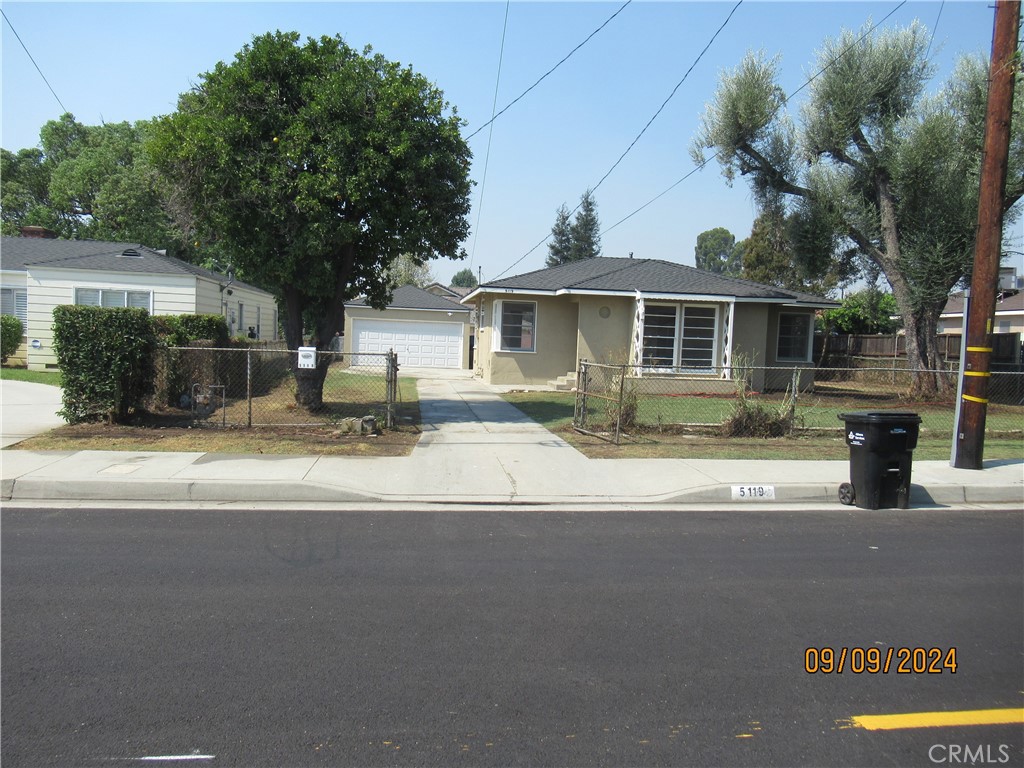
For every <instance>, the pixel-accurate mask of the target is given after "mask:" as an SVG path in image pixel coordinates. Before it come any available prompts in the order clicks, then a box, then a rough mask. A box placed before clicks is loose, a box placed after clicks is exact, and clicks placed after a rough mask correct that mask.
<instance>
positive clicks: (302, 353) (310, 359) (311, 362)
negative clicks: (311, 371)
mask: <svg viewBox="0 0 1024 768" xmlns="http://www.w3.org/2000/svg"><path fill="white" fill-rule="evenodd" d="M299 368H316V347H299Z"/></svg>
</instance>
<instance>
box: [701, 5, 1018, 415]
mask: <svg viewBox="0 0 1024 768" xmlns="http://www.w3.org/2000/svg"><path fill="white" fill-rule="evenodd" d="M927 44H928V34H927V31H926V30H925V28H924V27H923V26H921V25H920V24H916V23H915V24H913V25H912V26H910V27H908V28H904V29H898V30H890V31H884V32H879V33H873V34H868V32H867V30H865V32H864V33H860V34H858V33H854V32H852V31H844V32H842V33H841V34H840V35H839V36H838V37H836V38H835V39H830V40H826V41H825V43H824V45H823V47H822V49H821V50H820V51H819V53H818V61H817V64H816V66H815V67H814V70H813V71H815V72H818V73H819V74H818V75H817V77H816V78H814V79H813V80H812V82H811V84H810V86H809V93H808V95H807V98H806V101H805V103H804V104H803V107H802V109H801V111H800V115H799V120H797V119H796V118H795V116H793V115H791V114H790V113H789V112H788V107H789V104H788V102H787V98H786V95H785V93H784V92H783V90H782V89H781V88H780V86H779V85H778V82H777V80H778V72H777V65H778V62H777V60H776V59H771V58H768V57H767V56H766V55H764V54H763V53H749V54H747V56H746V57H745V58H744V59H743V61H742V62H741V63H740V65H739V67H738V68H737V69H735V70H734V71H731V72H728V73H726V74H725V75H724V76H723V77H722V79H721V81H720V83H719V87H718V91H717V93H716V95H715V98H714V100H713V102H712V103H711V104H710V105H709V106H708V109H707V111H706V113H705V115H704V117H703V119H702V123H701V127H700V130H699V132H698V135H697V136H696V138H695V139H694V142H693V145H692V154H693V156H694V159H695V160H696V161H698V162H703V161H704V150H706V149H711V150H713V152H714V153H715V155H716V157H717V158H718V160H719V163H720V164H721V167H722V171H723V175H724V176H725V177H726V179H727V180H728V181H729V183H732V181H733V180H734V179H735V177H736V175H737V174H739V175H746V176H748V177H749V178H750V183H751V187H752V190H753V192H754V195H755V198H756V199H757V200H758V202H759V205H761V206H762V208H764V209H767V210H778V209H780V208H782V209H784V210H785V211H786V212H787V214H788V216H789V217H790V218H789V220H790V223H791V228H790V229H791V231H790V234H791V242H792V244H793V256H794V259H796V260H798V261H804V262H809V263H811V264H812V265H813V263H814V262H815V261H817V262H818V265H817V268H813V267H812V269H810V270H809V271H810V272H811V273H814V272H816V271H823V268H824V266H825V264H824V263H823V262H825V261H830V262H833V263H834V262H836V261H843V260H849V259H851V258H854V259H856V260H857V261H858V262H859V263H860V264H861V265H862V266H864V267H866V268H869V269H870V268H874V269H876V270H878V271H880V272H881V273H882V274H883V275H884V276H885V278H886V280H887V281H888V282H889V285H890V286H891V287H892V295H893V298H894V299H895V301H896V304H897V306H898V308H899V313H900V315H901V316H902V319H903V326H904V328H905V330H906V335H907V356H908V361H909V364H910V367H911V368H912V369H915V370H917V371H919V372H920V373H918V374H917V375H915V378H914V387H913V391H914V393H915V394H918V395H932V394H935V393H936V392H937V391H940V390H945V389H946V388H948V387H949V386H950V382H949V380H948V378H947V377H946V376H944V375H943V374H941V373H934V374H926V373H923V371H926V370H927V371H937V370H939V369H940V368H941V367H942V365H941V363H942V360H941V357H940V355H939V351H938V347H937V344H936V328H937V322H938V317H939V314H940V312H941V310H942V307H943V305H944V303H945V301H946V297H947V295H948V293H949V291H950V290H951V289H952V288H953V287H954V286H956V285H957V284H958V283H962V282H964V281H965V280H967V279H968V278H969V275H970V272H971V269H972V266H973V246H974V232H975V226H976V222H977V211H978V189H979V187H978V185H979V175H980V164H981V148H982V141H983V135H984V117H985V104H986V94H987V82H986V67H985V64H984V62H982V61H979V60H977V59H970V58H967V59H963V60H961V62H960V64H959V66H958V68H957V69H956V71H955V72H954V74H953V75H952V76H951V78H950V79H949V81H948V82H947V83H946V84H945V85H944V86H943V87H942V88H941V90H940V91H939V92H938V93H937V94H934V95H928V94H927V93H926V92H925V88H926V86H927V84H928V81H929V79H930V77H931V72H932V68H931V66H930V65H929V63H928V60H927V58H926V55H925V54H926V52H927ZM1020 82H1021V74H1020V72H1018V74H1017V83H1018V85H1019V83H1020ZM1022 101H1024V99H1021V98H1019V97H1018V98H1017V99H1016V100H1015V115H1014V123H1013V139H1012V141H1011V157H1010V165H1009V174H1008V176H1007V186H1006V198H1005V206H1004V207H1005V210H1006V211H1007V215H1006V217H1005V222H1006V224H1007V225H1010V224H1011V223H1012V222H1013V221H1014V220H1015V219H1016V218H1017V216H1018V215H1019V210H1017V209H1014V210H1011V206H1013V205H1014V203H1015V202H1016V201H1017V200H1018V199H1019V198H1020V196H1021V194H1022V193H1024V119H1022V118H1024V109H1022V104H1021V102H1022ZM840 271H841V270H840Z"/></svg>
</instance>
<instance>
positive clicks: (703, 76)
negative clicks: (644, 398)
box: [0, 0, 1024, 283]
mask: <svg viewBox="0 0 1024 768" xmlns="http://www.w3.org/2000/svg"><path fill="white" fill-rule="evenodd" d="M624 2H625V0H610V1H609V2H596V3H595V2H566V3H552V2H521V1H517V2H511V3H506V2H504V1H500V2H499V1H495V2H450V3H440V2H426V1H424V2H413V3H402V2H375V3H360V2H313V3H298V2H294V3H293V2H287V3H280V2H257V3H250V2H221V3H201V2H176V3H160V2H133V3H116V2H101V3H94V2H92V3H90V2H82V3H58V2H8V1H7V0H4V2H3V3H2V8H3V12H4V14H5V15H6V17H7V21H2V22H0V24H2V27H3V33H2V35H3V36H2V44H3V51H2V77H3V83H2V84H3V93H2V120H0V145H2V146H3V147H4V148H5V149H8V150H11V151H17V150H18V149H21V148H24V147H32V146H36V145H37V144H38V141H39V129H40V128H41V127H42V125H43V124H44V123H45V122H46V121H48V120H53V119H56V118H57V117H59V116H60V114H61V113H62V112H64V111H65V109H66V111H68V112H71V113H72V114H74V115H75V117H76V118H77V119H78V120H79V121H80V122H83V123H85V124H88V125H97V124H100V123H103V122H108V123H112V122H120V121H125V120H127V121H136V120H144V119H149V118H152V117H155V116H158V115H164V114H169V113H171V112H173V111H174V109H175V107H176V103H177V98H178V95H179V94H181V93H182V92H185V91H187V90H189V89H190V88H191V87H192V86H193V85H195V84H196V83H197V82H199V76H200V75H201V74H202V73H204V72H207V71H209V70H211V69H213V67H214V66H215V65H216V63H217V62H219V61H230V60H231V59H232V58H233V57H234V55H235V53H237V52H238V51H239V50H240V49H241V48H242V47H243V46H244V45H245V44H246V43H247V42H249V41H251V39H252V38H253V37H254V36H256V35H260V34H263V33H265V32H269V31H274V30H281V31H297V32H299V33H300V34H301V35H303V36H304V37H306V36H313V37H318V36H321V35H335V34H338V35H341V36H342V37H343V38H344V39H345V41H346V42H347V43H349V44H350V45H352V46H353V47H357V48H362V47H363V46H366V45H370V46H372V47H373V49H374V51H376V52H378V53H381V54H383V55H384V56H386V57H388V58H389V59H392V60H395V61H400V62H402V63H403V64H407V65H411V66H412V67H413V69H414V70H416V71H418V72H419V73H421V74H422V75H424V76H425V77H427V78H428V79H429V80H431V81H432V82H434V83H435V84H436V85H437V86H438V87H439V88H440V89H441V90H442V91H443V92H444V94H445V98H446V99H447V101H448V102H449V103H450V104H451V105H452V107H453V108H454V109H456V110H457V112H458V114H459V116H460V117H461V118H462V119H463V120H465V121H466V126H465V130H464V135H466V136H468V135H470V134H471V133H473V132H474V131H477V130H478V129H480V128H481V126H483V125H484V124H485V123H487V121H488V120H489V119H490V118H491V115H492V114H493V112H494V111H495V110H497V111H500V110H502V109H503V108H504V107H505V106H507V105H508V104H509V103H510V102H512V101H513V100H515V99H516V98H517V97H519V96H520V95H522V94H523V93H524V91H526V90H527V89H528V88H530V86H532V85H534V84H535V83H536V82H537V81H538V80H539V79H540V78H541V77H542V76H543V75H544V74H545V73H546V72H548V71H549V70H551V69H552V68H553V67H555V66H556V64H558V63H559V61H560V60H562V59H563V58H564V57H566V56H567V55H568V54H569V53H570V52H571V51H573V49H574V48H576V47H577V46H578V45H580V43H583V41H584V40H586V38H587V37H588V36H590V35H591V34H592V33H594V32H595V30H597V29H598V28H599V27H601V26H602V24H605V23H606V22H607V24H605V26H604V27H603V28H602V29H601V30H600V31H598V32H597V33H596V34H594V35H593V37H591V38H590V40H589V41H588V42H586V44H584V45H583V46H582V47H580V48H579V49H578V50H577V51H576V52H575V53H573V54H572V55H571V56H570V57H569V58H568V59H567V60H566V61H565V62H564V63H562V64H561V65H560V66H558V68H557V69H555V71H554V72H552V73H551V74H550V75H548V76H547V77H546V78H544V79H543V80H542V81H541V82H540V83H539V84H537V85H536V87H535V88H533V89H532V90H530V91H529V93H527V94H526V95H525V96H522V98H521V99H520V100H519V101H518V102H516V103H515V104H514V105H512V106H511V107H510V108H509V109H508V110H507V111H506V112H504V114H502V115H501V116H500V117H498V118H497V119H496V120H495V121H494V122H493V124H492V125H491V127H490V128H483V130H480V131H479V132H478V133H476V135H475V136H473V138H472V139H470V140H469V145H470V148H471V150H472V152H473V166H472V170H471V175H472V178H473V180H474V182H475V186H474V187H473V192H472V198H471V200H472V211H471V213H470V216H469V223H470V228H471V231H470V235H469V238H468V239H467V240H466V242H465V243H464V244H463V246H464V248H465V251H466V253H467V259H466V260H465V261H448V260H442V261H435V262H432V263H431V269H432V273H433V275H434V277H435V278H436V279H437V280H439V281H441V282H443V283H447V282H449V281H450V279H451V277H452V275H454V273H455V272H457V271H459V270H460V269H463V268H464V267H467V266H468V267H471V268H472V270H473V272H474V273H475V274H481V275H482V277H483V280H484V281H485V282H486V281H489V280H495V279H497V278H499V277H502V276H510V275H516V274H522V273H524V272H529V271H532V270H535V269H540V268H542V267H543V266H544V259H545V257H546V255H547V246H546V244H541V245H540V246H539V247H536V248H535V246H538V244H539V243H541V241H542V240H543V239H544V238H545V236H547V235H548V234H549V233H550V231H551V226H552V224H553V223H554V220H555V214H556V212H557V210H558V208H559V206H561V205H562V204H566V205H567V206H568V207H569V208H570V209H572V208H574V207H575V206H576V205H577V203H578V202H579V199H580V196H581V195H582V194H583V193H584V191H585V190H587V189H588V188H594V187H595V186H596V185H597V184H598V182H599V181H600V180H601V179H602V177H604V176H605V174H606V173H607V172H608V171H609V169H611V168H612V166H613V164H615V162H616V161H617V160H618V159H619V158H620V156H621V155H622V154H623V152H625V151H626V150H627V148H628V147H629V146H630V144H631V143H633V141H634V140H635V139H636V138H637V136H638V134H640V132H641V131H642V130H643V129H644V126H645V125H647V123H648V121H650V120H651V118H652V117H654V115H655V114H656V113H658V110H659V108H662V105H663V104H664V108H663V109H661V112H660V114H658V116H657V118H656V119H655V120H654V121H653V122H652V123H651V124H650V127H649V128H647V130H646V132H645V133H644V134H643V136H642V137H641V138H640V139H639V140H638V141H636V144H635V145H634V146H633V148H632V149H631V150H630V151H629V153H628V154H627V155H626V156H625V157H624V158H623V159H622V161H621V162H620V163H619V165H618V166H617V167H616V168H615V170H614V171H613V172H612V173H611V174H610V175H609V176H608V177H607V179H605V180H604V181H603V183H601V185H600V186H599V187H598V188H597V189H596V191H595V192H594V196H595V199H596V201H597V205H598V216H599V218H600V223H601V230H602V236H601V245H602V255H604V256H622V257H624V256H629V255H630V254H631V253H632V254H633V255H634V257H635V258H653V259H664V260H666V261H672V262H678V263H682V264H689V265H693V264H694V246H695V244H696V240H697V236H698V235H699V234H700V233H701V232H703V231H705V230H708V229H712V228H714V227H725V228H726V229H728V230H730V231H731V232H732V233H733V234H734V235H735V236H736V238H737V239H743V238H745V237H747V236H748V235H749V234H750V228H751V224H752V222H753V220H754V218H755V216H756V214H757V211H756V208H755V205H754V203H753V200H752V197H751V194H750V191H749V189H748V187H747V185H746V182H745V181H743V180H742V179H740V180H738V181H737V182H736V183H735V185H734V186H733V187H731V188H730V187H729V186H728V184H727V183H726V180H725V179H724V178H723V177H722V175H721V173H720V171H719V168H718V166H717V164H715V163H711V164H708V165H707V166H706V167H705V168H704V169H703V170H700V171H698V172H696V173H693V175H691V176H689V178H686V179H685V180H684V181H680V180H681V179H683V177H685V176H687V174H690V173H691V172H692V171H693V170H694V163H693V161H692V160H691V158H690V155H689V147H690V144H691V142H692V140H693V138H694V136H695V134H696V133H697V131H698V128H699V124H700V118H701V115H702V114H703V112H704V109H705V106H706V104H707V103H708V102H709V101H711V99H712V98H713V96H714V92H715V89H716V86H717V83H718V80H719V77H720V75H721V74H722V73H723V72H725V71H727V70H730V69H732V68H734V67H735V66H736V65H737V64H738V63H739V62H740V60H741V59H742V57H743V56H744V54H745V53H746V52H747V51H749V50H763V51H765V52H766V53H768V54H769V55H779V56H780V57H781V82H780V84H781V86H782V88H783V89H784V90H785V91H786V93H787V94H792V93H794V92H796V91H797V89H799V88H800V87H801V86H802V85H803V84H804V83H805V82H806V81H807V80H808V78H809V77H810V76H811V75H812V74H813V73H814V71H815V68H814V66H813V65H814V62H815V52H816V51H817V50H818V49H819V48H820V46H821V44H822V42H823V41H824V40H825V39H826V38H829V37H834V36H836V35H838V34H839V32H840V31H841V30H842V29H843V28H847V29H854V30H859V29H861V28H863V27H864V25H865V24H866V23H867V22H869V21H870V22H872V23H878V22H882V23H881V24H880V28H881V27H892V26H900V27H902V26H907V25H909V24H910V23H911V22H913V21H914V20H915V19H918V20H920V21H921V22H922V23H923V24H924V25H925V26H926V27H928V29H929V30H930V31H931V32H932V33H933V41H932V45H931V48H930V57H931V60H932V63H933V64H934V66H935V70H936V72H935V77H934V79H933V81H932V83H931V85H930V90H931V91H937V90H938V89H939V87H940V86H941V83H942V82H943V81H944V80H945V79H946V78H947V77H948V76H949V74H950V72H951V71H952V68H953V66H954V63H955V61H956V59H957V58H958V57H959V56H960V55H963V54H976V55H981V56H983V57H984V58H985V59H986V60H987V59H988V56H989V54H990V51H991V43H992V28H993V20H994V12H993V9H992V7H991V4H990V3H989V2H986V1H985V0H962V1H961V2H952V1H950V0H946V1H945V2H931V1H928V0H907V1H906V2H901V0H879V1H878V2H815V1H812V0H803V1H800V2H769V1H768V0H743V2H741V3H740V4H739V6H738V7H736V5H737V1H736V0H722V1H721V2H696V1H694V2H690V1H688V0H682V1H675V2H671V1H667V0H666V1H664V2H659V1H655V0H633V2H631V3H629V4H628V5H626V7H625V8H622V6H623V3H624ZM620 8H622V10H621V11H619V9H620ZM616 11H619V13H618V14H617V15H615V16H614V18H612V19H611V20H610V21H608V20H609V18H610V17H612V16H613V14H616ZM506 13H507V18H506ZM883 19H884V21H883ZM8 22H9V23H8ZM723 25H724V27H723ZM12 26H13V29H14V30H16V31H17V34H18V36H20V38H21V42H19V40H18V39H17V37H15V35H14V33H13V32H12ZM503 40H504V44H503ZM22 43H23V44H24V47H23V45H22ZM709 43H710V45H709ZM706 46H708V47H707V50H706V51H705V52H703V53H702V51H704V49H705V47H706ZM26 48H27V50H28V53H29V54H31V57H32V59H34V60H35V64H33V62H32V60H31V59H30V58H29V55H28V54H26V50H25V49H26ZM499 64H500V73H499ZM36 65H38V69H39V70H41V72H42V76H41V75H40V72H39V71H37V69H36ZM43 76H45V78H46V80H45V81H44V79H43ZM47 81H48V83H49V87H48V86H47ZM51 87H52V90H53V92H54V93H51V91H50V88H51ZM673 91H674V94H673ZM806 92H807V90H806V89H804V90H803V91H801V92H799V93H797V94H796V96H795V97H794V98H793V99H792V101H791V105H790V106H791V114H793V115H798V114H799V112H798V108H799V104H800V102H801V99H802V97H803V96H804V95H805V94H806ZM54 94H56V95H54ZM670 96H671V98H670ZM667 99H668V101H667V103H666V100H667ZM58 102H59V103H58ZM61 104H63V107H62V106H61ZM659 195H660V197H658V196H659ZM654 198H658V199H656V200H655V199H654ZM652 200H653V202H651V201H652ZM648 203H649V204H648ZM645 205H646V207H643V206H645ZM641 208H642V210H638V209H641ZM1015 229H1016V231H1014V232H1012V233H1010V239H1009V240H1010V242H1006V243H1004V250H1006V249H1010V250H1013V249H1015V250H1017V251H1024V243H1022V241H1024V230H1022V229H1021V227H1016V228H1015ZM1007 263H1008V264H1010V265H1013V266H1017V269H1018V274H1024V256H1021V255H1020V254H1013V255H1012V256H1011V260H1010V261H1008V262H1007Z"/></svg>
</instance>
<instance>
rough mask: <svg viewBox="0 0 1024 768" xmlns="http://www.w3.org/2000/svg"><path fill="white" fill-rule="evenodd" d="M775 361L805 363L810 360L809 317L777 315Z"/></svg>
mask: <svg viewBox="0 0 1024 768" xmlns="http://www.w3.org/2000/svg"><path fill="white" fill-rule="evenodd" d="M775 356H776V359H778V360H786V361H789V362H798V363H806V362H809V361H810V359H811V316H810V315H809V314H806V313H800V314H795V313H789V312H783V313H782V314H780V315H779V343H778V347H777V348H776V355H775Z"/></svg>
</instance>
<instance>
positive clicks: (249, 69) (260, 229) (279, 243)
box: [150, 32, 470, 408]
mask: <svg viewBox="0 0 1024 768" xmlns="http://www.w3.org/2000/svg"><path fill="white" fill-rule="evenodd" d="M460 126H461V121H460V120H459V118H458V116H457V114H456V113H455V111H454V110H451V109H450V108H449V105H448V104H447V102H446V101H445V100H444V95H443V94H442V92H441V91H440V90H439V89H438V88H437V87H435V86H434V85H433V84H431V83H430V82H429V81H428V80H427V79H426V78H424V77H423V76H421V75H419V74H417V73H416V72H414V71H413V70H412V68H411V67H403V66H401V65H400V64H398V63H396V62H392V61H388V60H386V59H385V58H384V57H382V56H380V55H379V54H376V55H375V54H373V53H372V51H371V50H370V49H369V48H367V49H365V50H364V51H362V52H358V51H356V50H354V49H352V48H350V47H349V46H348V45H346V44H345V42H344V41H343V40H342V39H341V38H340V37H321V38H319V39H312V38H310V39H308V40H307V41H306V42H305V43H304V44H300V38H299V35H298V33H281V32H275V33H270V34H265V35H262V36H259V37H256V38H254V39H253V41H252V42H251V43H250V44H248V45H246V46H245V47H244V48H243V49H242V50H241V51H240V52H239V53H238V54H236V56H235V58H234V60H233V61H232V62H230V63H224V62H220V63H218V64H217V65H216V66H215V67H214V68H213V70H211V71H210V72H207V73H205V74H203V75H201V76H200V82H199V83H198V84H197V85H196V86H195V87H194V88H193V89H192V90H190V91H188V92H187V93H184V94H182V95H181V97H180V98H179V100H178V108H177V111H176V112H174V113H173V114H171V115H169V116H167V117H164V118H162V119H160V120H158V121H157V123H156V125H155V126H154V130H153V137H152V139H151V143H150V153H151V156H152V158H153V162H154V163H156V164H157V166H158V167H159V168H160V169H161V170H162V171H163V172H164V173H166V174H168V175H169V176H170V177H171V178H172V179H173V180H174V182H175V183H176V184H177V185H178V187H179V189H180V190H181V193H182V195H183V196H184V197H185V199H186V200H187V201H188V203H189V205H190V208H191V211H192V213H193V215H194V217H195V223H196V226H197V228H198V229H199V230H200V231H201V232H202V233H203V234H204V235H205V236H207V237H210V238H213V239H216V241H217V242H218V243H219V245H220V246H221V247H222V248H223V250H224V251H225V252H226V253H229V254H230V255H231V258H232V260H233V263H234V266H235V267H236V268H237V269H238V270H239V273H240V274H242V275H244V276H245V278H246V279H247V280H250V281H252V282H254V283H256V284H258V285H261V286H263V287H265V288H267V289H268V290H272V291H274V292H275V294H276V296H277V298H278V301H279V302H280V303H281V305H282V309H283V311H284V312H283V314H284V318H285V338H286V340H287V343H288V346H289V348H291V349H296V348H298V347H299V346H300V345H302V344H303V343H305V341H306V339H305V338H304V335H303V334H304V327H303V318H304V317H305V318H307V319H308V320H309V322H310V325H311V330H312V334H311V335H312V338H311V341H312V343H313V344H314V345H315V346H317V347H318V348H319V349H328V347H329V344H330V342H331V339H332V338H333V336H334V332H335V331H336V330H337V329H338V328H340V327H341V326H342V322H343V317H344V302H345V301H346V300H348V299H351V298H353V297H355V296H357V295H365V296H366V298H367V301H368V303H369V305H370V306H372V307H375V308H382V307H384V306H386V304H387V302H388V300H389V299H390V294H391V291H392V283H391V281H390V279H389V267H390V266H391V264H392V262H393V261H394V260H395V259H396V258H397V257H398V256H399V255H401V254H413V255H414V256H415V258H416V260H417V261H419V262H423V261H426V260H429V259H433V258H438V257H442V256H445V257H453V258H459V257H461V256H462V255H464V254H462V253H461V251H460V248H459V244H460V243H461V242H462V241H463V240H464V239H465V237H466V234H467V232H468V222H467V214H468V211H469V190H470V181H469V162H470V152H469V148H468V146H467V144H466V142H465V140H464V139H463V137H462V135H461V133H460ZM326 373H327V361H326V360H325V359H322V363H321V364H320V365H319V366H318V367H317V368H316V369H314V370H308V371H307V370H302V369H296V370H295V376H296V395H295V397H296V401H297V403H298V404H299V405H300V406H303V407H306V408H317V407H319V406H321V405H322V402H323V382H324V378H325V376H326Z"/></svg>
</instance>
